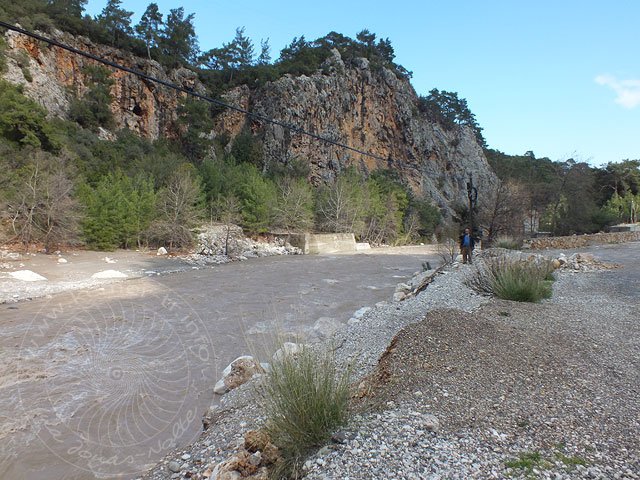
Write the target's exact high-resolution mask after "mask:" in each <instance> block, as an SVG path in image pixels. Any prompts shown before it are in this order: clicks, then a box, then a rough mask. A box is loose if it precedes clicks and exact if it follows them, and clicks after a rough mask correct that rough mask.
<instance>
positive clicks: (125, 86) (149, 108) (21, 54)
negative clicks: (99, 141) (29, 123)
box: [4, 31, 202, 139]
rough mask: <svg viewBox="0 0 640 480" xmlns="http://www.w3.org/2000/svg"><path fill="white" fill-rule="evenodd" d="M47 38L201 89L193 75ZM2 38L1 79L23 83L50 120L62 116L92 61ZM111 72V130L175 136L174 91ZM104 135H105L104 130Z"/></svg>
mask: <svg viewBox="0 0 640 480" xmlns="http://www.w3.org/2000/svg"><path fill="white" fill-rule="evenodd" d="M48 36H50V37H53V38H54V39H56V40H58V41H59V42H61V43H64V44H67V45H70V46H72V47H74V48H76V49H78V50H83V51H85V52H88V53H90V54H93V55H96V56H99V57H103V58H106V59H108V60H110V61H112V62H115V63H118V64H121V65H124V66H126V67H129V68H132V69H135V70H139V71H142V72H144V73H145V74H147V75H149V76H152V77H156V78H159V79H161V80H163V81H166V82H171V83H175V84H178V85H180V86H182V87H184V88H189V89H201V88H202V87H201V85H200V84H199V83H198V81H197V76H196V74H195V73H194V72H192V71H190V70H187V69H184V68H183V69H178V70H174V71H171V72H165V70H164V69H163V68H162V67H161V66H160V64H159V63H158V62H155V61H153V60H147V59H143V58H139V57H135V56H133V55H131V54H128V53H126V52H122V51H120V50H116V49H114V48H111V47H107V46H104V45H96V44H94V43H93V42H91V41H90V40H88V39H86V38H84V37H74V36H72V35H70V34H68V33H63V32H59V31H57V32H54V33H53V35H48ZM5 40H6V42H7V49H6V52H5V53H6V63H7V69H6V72H5V73H4V78H5V79H6V80H8V81H10V82H12V83H15V84H19V85H22V86H23V88H24V93H25V94H26V95H27V96H28V97H30V98H32V99H34V100H36V101H37V102H38V103H40V104H41V105H42V106H43V107H44V108H45V109H46V110H47V111H48V112H49V114H50V115H51V116H57V117H61V118H65V117H66V116H67V113H68V110H69V105H70V103H71V101H72V99H73V98H75V97H78V96H82V95H83V94H84V93H85V92H86V91H87V89H88V88H89V83H90V77H89V75H88V74H87V72H86V69H85V67H87V66H89V65H96V64H97V63H96V62H95V61H94V60H91V59H88V58H85V57H82V56H80V55H77V54H74V53H72V52H69V51H66V50H63V49H61V48H58V47H54V46H51V45H48V44H45V43H43V42H39V41H37V40H34V39H32V38H30V37H26V36H24V35H22V34H19V33H16V32H13V31H9V32H7V34H6V35H5ZM25 52H26V54H27V55H26V56H25ZM111 72H112V73H111V77H112V78H113V80H114V85H113V87H112V89H111V95H112V98H113V102H112V104H111V111H112V113H113V116H114V120H115V127H116V129H121V128H128V129H129V130H131V131H133V132H136V133H138V134H139V135H142V136H144V137H147V138H152V139H156V138H159V137H161V136H165V135H170V136H172V135H175V134H176V133H175V131H174V120H175V118H176V109H177V106H178V100H179V95H181V94H180V93H179V92H177V91H176V90H173V89H171V88H168V87H165V86H163V85H160V84H157V83H154V82H151V81H147V80H144V79H141V78H139V77H136V76H134V75H131V74H129V73H126V72H123V71H121V70H115V69H111ZM105 133H106V134H107V136H108V132H105Z"/></svg>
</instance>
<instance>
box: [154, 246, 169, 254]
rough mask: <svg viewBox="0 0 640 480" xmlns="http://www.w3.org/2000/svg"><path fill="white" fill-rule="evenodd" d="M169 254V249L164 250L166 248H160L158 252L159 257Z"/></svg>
mask: <svg viewBox="0 0 640 480" xmlns="http://www.w3.org/2000/svg"><path fill="white" fill-rule="evenodd" d="M167 253H168V252H167V249H166V248H164V247H160V248H159V249H158V251H157V252H156V255H157V256H160V255H166V254H167Z"/></svg>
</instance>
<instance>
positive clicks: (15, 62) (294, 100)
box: [4, 31, 496, 216]
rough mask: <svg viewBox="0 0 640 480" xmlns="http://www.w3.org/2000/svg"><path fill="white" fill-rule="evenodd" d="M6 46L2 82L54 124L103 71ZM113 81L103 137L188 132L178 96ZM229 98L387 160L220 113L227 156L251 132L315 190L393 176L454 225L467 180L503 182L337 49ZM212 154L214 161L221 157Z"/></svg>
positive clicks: (123, 79) (127, 60) (386, 82)
mask: <svg viewBox="0 0 640 480" xmlns="http://www.w3.org/2000/svg"><path fill="white" fill-rule="evenodd" d="M53 36H54V37H55V38H56V39H57V40H59V41H60V42H62V43H66V44H69V45H71V46H72V47H74V48H77V49H80V50H84V51H88V52H90V53H92V54H94V55H97V56H100V57H104V58H106V59H108V60H109V61H112V62H116V63H119V64H123V65H124V66H126V67H129V68H133V69H136V70H140V71H143V72H144V73H146V74H148V75H151V76H154V77H158V78H160V79H162V80H164V81H168V82H172V83H176V84H178V85H180V86H181V87H185V88H189V89H193V90H196V91H198V92H201V93H206V89H205V87H204V86H203V85H202V84H201V83H200V82H199V81H198V79H197V75H196V74H195V73H194V72H193V71H191V70H188V69H186V68H180V69H176V70H171V71H167V70H165V69H164V68H163V67H161V65H160V64H159V63H157V62H156V61H153V60H147V59H143V58H139V57H135V56H133V55H131V54H129V53H126V52H123V51H120V50H117V49H114V48H112V47H108V46H103V45H96V44H94V43H93V42H91V41H90V40H88V39H86V38H83V37H77V36H72V35H70V34H65V33H62V32H59V31H56V32H55V33H54V35H53ZM6 37H7V45H8V48H7V51H6V57H7V69H6V72H5V74H4V78H5V79H7V80H9V81H10V82H12V83H14V84H20V85H22V86H23V88H24V93H25V94H26V95H27V96H29V97H30V98H32V99H34V100H36V101H37V102H38V103H40V104H41V105H42V106H43V107H45V109H46V110H47V111H48V113H49V115H50V116H57V117H62V118H68V115H69V107H70V105H71V103H72V101H73V99H74V98H75V97H78V96H80V97H81V96H82V95H83V94H85V93H86V92H87V90H88V89H89V87H90V85H91V83H92V81H91V78H90V75H89V74H88V73H87V67H88V66H89V65H91V64H93V63H95V62H93V61H92V60H89V59H85V58H83V57H80V56H77V55H74V54H72V53H70V52H67V51H64V50H61V49H59V48H57V47H52V46H48V45H41V44H40V43H39V42H37V41H35V40H32V39H29V38H28V37H25V36H23V35H21V34H18V33H14V32H9V33H7V36H6ZM25 53H26V54H27V55H28V58H27V62H26V63H25V61H24V54H25ZM19 59H22V61H20V60H19ZM25 72H28V74H27V75H26V76H25ZM110 79H111V80H112V81H113V84H112V86H111V90H110V91H111V97H112V101H111V103H110V110H111V112H112V113H113V120H114V124H113V127H112V128H111V130H112V132H107V131H105V130H104V129H101V135H102V136H103V137H105V138H110V133H113V132H115V131H117V130H119V129H122V128H127V129H129V130H131V131H133V132H135V133H136V134H138V135H140V136H143V137H145V138H148V139H151V140H155V139H158V138H163V137H168V138H175V137H176V136H179V135H180V134H181V132H182V131H184V130H181V128H184V127H181V126H180V125H179V124H178V123H177V120H178V106H179V104H180V101H181V98H180V94H178V93H177V92H175V91H172V90H170V89H168V88H166V87H163V86H160V85H156V84H154V83H153V82H150V81H147V80H142V79H139V78H137V77H135V76H133V75H131V74H128V73H124V72H120V71H111V72H110ZM223 99H224V100H226V101H228V102H229V103H231V104H233V105H236V106H239V107H242V108H245V109H248V110H251V111H255V112H256V113H259V114H262V115H266V116H268V117H271V118H275V119H277V120H280V121H282V122H285V123H287V124H291V125H295V126H297V127H299V128H302V129H304V130H307V131H310V132H313V133H315V134H317V135H320V136H323V137H327V138H330V139H332V140H334V141H338V142H340V143H344V144H346V145H349V146H352V147H354V148H357V149H361V150H363V151H366V152H369V153H372V154H374V155H376V156H378V157H382V158H387V159H388V161H386V162H385V161H381V160H375V159H371V158H370V157H366V156H362V155H359V154H357V153H353V152H349V151H344V150H343V149H341V148H339V147H336V146H332V145H329V144H326V143H323V142H321V141H318V140H315V139H312V138H309V137H307V136H304V135H301V134H293V133H291V132H289V131H287V130H285V129H283V128H282V127H279V126H277V125H271V124H264V123H261V122H255V121H249V120H248V119H247V116H246V115H244V114H242V113H238V112H233V111H229V110H226V111H222V112H219V111H218V112H217V115H215V118H214V122H213V128H212V129H211V130H210V131H209V132H208V135H210V136H211V137H213V138H217V139H218V140H223V142H222V143H223V145H221V146H222V147H223V148H225V147H226V149H227V150H229V149H230V147H231V144H232V142H233V140H234V138H236V137H237V136H238V135H239V134H240V133H241V132H243V131H245V130H246V129H249V131H251V133H252V134H253V135H254V137H255V138H256V139H257V140H258V141H259V142H260V143H261V144H262V146H263V152H264V159H263V166H264V169H268V168H269V165H273V164H274V163H287V162H289V161H290V160H291V159H293V158H298V159H303V160H304V161H305V162H309V164H310V166H311V174H310V177H311V179H312V180H313V181H314V182H315V183H318V182H319V181H323V182H326V181H328V180H331V179H332V178H335V175H336V173H337V172H340V171H341V170H343V169H344V168H345V167H347V166H351V165H353V166H355V167H357V168H358V169H359V170H360V171H362V172H364V173H368V172H371V171H374V170H377V169H392V170H394V171H396V172H397V173H398V174H399V176H400V178H401V179H402V180H403V181H406V182H407V183H408V184H409V185H410V186H411V188H412V190H413V192H414V193H415V194H417V195H419V196H422V195H426V196H427V198H431V199H433V201H434V202H435V203H436V204H437V206H438V207H439V208H441V209H442V211H443V213H445V215H446V216H449V215H450V214H451V212H452V207H453V206H454V204H462V205H464V204H465V203H466V195H467V192H466V181H467V179H468V176H469V175H473V178H474V181H475V182H476V183H477V184H478V185H480V188H482V189H485V190H487V191H488V190H489V189H490V188H491V187H492V186H493V185H494V184H495V182H496V177H495V175H494V174H493V173H492V171H491V168H490V167H489V166H488V164H487V161H486V159H485V157H484V155H483V152H482V148H481V146H480V145H478V143H477V141H476V139H475V137H474V134H473V132H472V131H471V129H469V128H468V127H464V126H456V127H455V128H453V129H449V130H447V129H445V128H443V127H442V126H440V125H439V124H436V123H433V122H430V121H428V120H427V119H426V118H425V116H424V115H422V114H421V113H420V112H419V110H418V107H417V104H418V97H417V95H416V93H415V91H414V89H413V88H412V86H411V84H410V83H409V81H408V80H407V79H406V78H403V77H401V76H399V75H397V74H396V73H394V72H393V71H392V70H390V69H387V68H375V69H374V68H371V67H370V65H369V62H368V61H367V59H364V58H355V59H352V60H350V61H348V62H345V61H343V60H342V58H341V57H340V54H339V53H338V51H337V50H333V52H332V55H331V57H330V58H328V59H327V60H326V61H325V62H324V63H323V64H322V66H321V68H320V69H319V70H318V71H316V72H315V73H313V74H311V75H309V76H307V75H300V76H293V75H285V76H284V77H282V78H280V79H277V80H275V81H273V82H266V84H265V85H263V86H260V87H257V88H253V89H250V88H249V87H247V86H246V85H245V86H241V87H237V88H235V89H234V90H232V91H230V92H227V93H225V94H224V95H223ZM211 153H213V154H214V155H215V152H214V151H213V150H212V151H211Z"/></svg>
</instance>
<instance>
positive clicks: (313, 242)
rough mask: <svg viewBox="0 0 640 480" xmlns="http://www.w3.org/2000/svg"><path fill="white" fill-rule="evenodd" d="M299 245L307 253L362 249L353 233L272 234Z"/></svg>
mask: <svg viewBox="0 0 640 480" xmlns="http://www.w3.org/2000/svg"><path fill="white" fill-rule="evenodd" d="M272 235H274V236H277V237H279V238H283V239H285V240H286V241H287V242H289V243H290V244H291V245H293V246H294V247H298V248H299V249H300V250H302V251H303V252H304V254H305V255H313V254H321V253H340V252H355V251H357V250H362V249H363V248H362V247H358V246H357V245H356V239H355V236H354V235H353V233H291V234H282V233H279V234H272Z"/></svg>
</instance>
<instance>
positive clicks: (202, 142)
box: [178, 96, 213, 163]
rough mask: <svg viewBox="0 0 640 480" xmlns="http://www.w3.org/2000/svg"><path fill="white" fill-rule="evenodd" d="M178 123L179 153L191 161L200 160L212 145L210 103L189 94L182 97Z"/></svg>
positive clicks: (207, 153)
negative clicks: (179, 131)
mask: <svg viewBox="0 0 640 480" xmlns="http://www.w3.org/2000/svg"><path fill="white" fill-rule="evenodd" d="M178 125H179V127H180V129H181V134H180V137H179V139H178V141H179V144H180V150H181V153H182V154H184V155H185V156H186V157H187V158H188V159H189V160H190V161H191V162H193V163H199V162H201V161H202V160H203V159H204V158H205V157H206V156H207V155H209V151H210V150H211V148H212V146H213V141H212V139H211V130H212V129H213V121H212V119H211V110H210V105H209V104H208V103H207V102H204V101H202V100H199V99H197V98H193V97H191V96H187V97H185V98H183V99H182V101H181V103H180V106H179V107H178Z"/></svg>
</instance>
